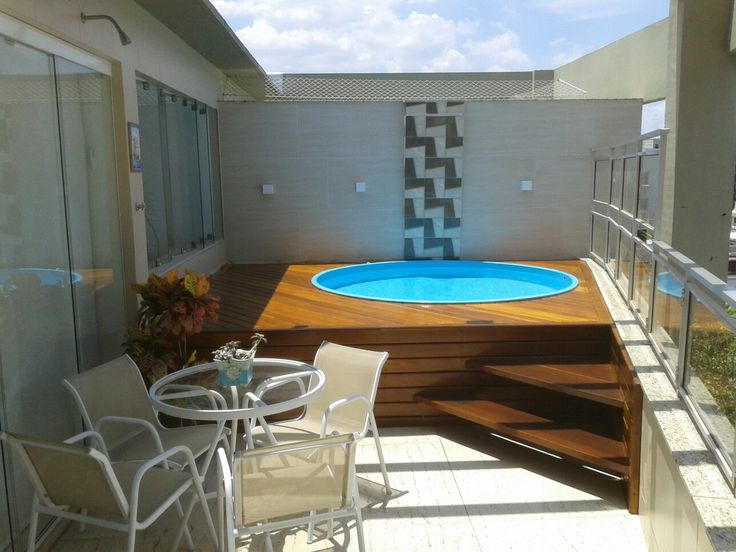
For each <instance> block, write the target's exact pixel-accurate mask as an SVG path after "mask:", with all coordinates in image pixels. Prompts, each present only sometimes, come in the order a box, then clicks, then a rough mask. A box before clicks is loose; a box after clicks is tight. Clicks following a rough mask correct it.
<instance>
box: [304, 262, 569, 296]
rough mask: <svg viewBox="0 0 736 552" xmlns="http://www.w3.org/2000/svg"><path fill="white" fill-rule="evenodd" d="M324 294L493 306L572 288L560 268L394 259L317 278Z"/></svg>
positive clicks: (342, 269) (313, 279) (347, 268)
mask: <svg viewBox="0 0 736 552" xmlns="http://www.w3.org/2000/svg"><path fill="white" fill-rule="evenodd" d="M312 284H313V285H314V286H316V287H318V288H319V289H321V290H324V291H328V292H330V293H337V294H339V295H347V296H349V297H357V298H360V299H372V300H376V301H393V302H399V303H493V302H498V301H519V300H522V299H536V298H539V297H548V296H550V295H557V294H559V293H565V292H568V291H571V290H573V289H574V288H575V287H576V286H577V285H578V280H577V278H575V277H574V276H572V275H570V274H567V273H565V272H560V271H559V270H553V269H550V268H542V267H538V266H529V265H521V264H507V263H492V262H481V261H395V262H387V263H368V264H362V265H352V266H343V267H339V268H333V269H331V270H325V271H324V272H320V273H319V274H317V275H316V276H315V277H314V278H312Z"/></svg>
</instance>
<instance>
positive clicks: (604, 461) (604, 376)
mask: <svg viewBox="0 0 736 552" xmlns="http://www.w3.org/2000/svg"><path fill="white" fill-rule="evenodd" d="M607 357H608V361H607V362H602V361H601V357H600V355H598V356H597V357H590V356H589V355H582V356H580V357H578V358H575V357H567V358H562V359H557V360H552V361H548V362H543V361H542V359H534V358H530V357H519V358H517V359H508V358H504V359H503V360H501V359H494V358H474V359H469V360H468V361H467V365H468V367H469V368H471V369H473V370H477V371H479V372H482V373H485V374H488V375H491V376H494V377H495V378H496V379H495V381H501V382H502V381H507V380H510V381H513V382H517V383H519V384H521V385H520V386H519V385H517V386H516V387H507V388H508V389H515V390H516V392H515V394H513V395H511V396H508V394H506V395H505V396H501V397H499V394H498V393H497V392H496V390H495V389H494V386H493V385H489V386H485V387H480V388H478V389H473V390H472V391H467V390H464V391H458V390H442V389H432V390H426V391H422V392H419V393H417V394H416V395H415V400H417V401H419V402H420V403H423V404H425V405H427V406H431V407H433V408H436V409H437V410H439V411H441V412H444V413H447V414H451V415H453V416H456V417H458V418H462V419H465V420H468V421H471V422H474V423H476V424H480V425H482V426H485V427H488V428H490V429H492V430H493V431H495V432H497V433H499V434H502V435H505V436H508V437H510V438H512V439H516V440H518V441H520V442H523V443H527V444H530V445H533V446H536V447H539V448H541V449H544V450H547V451H549V452H553V453H556V454H558V455H560V456H563V457H565V458H567V459H569V460H572V461H574V462H578V463H581V464H584V465H587V466H590V467H593V468H597V469H600V470H603V471H606V472H610V473H613V474H615V475H619V476H621V477H622V478H623V480H624V482H625V484H626V487H627V499H628V507H629V511H630V512H632V513H637V512H638V502H639V501H638V489H639V454H640V428H641V400H642V399H641V388H640V386H639V383H638V380H637V379H636V376H635V374H634V372H633V369H632V366H631V363H630V361H629V360H628V357H627V355H626V353H625V351H624V349H623V345H622V343H621V341H620V338H619V337H618V334H617V333H616V331H615V330H614V329H613V328H611V341H610V347H609V350H608V351H607Z"/></svg>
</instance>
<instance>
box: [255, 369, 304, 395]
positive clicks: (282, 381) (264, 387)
mask: <svg viewBox="0 0 736 552" xmlns="http://www.w3.org/2000/svg"><path fill="white" fill-rule="evenodd" d="M313 375H314V372H312V371H311V370H304V371H302V372H296V373H294V374H282V375H280V376H274V377H272V378H268V379H267V380H265V381H263V382H261V384H260V385H259V386H258V387H256V391H255V394H256V395H257V396H258V397H259V398H260V397H263V394H264V393H267V392H268V391H271V390H273V389H276V388H277V387H281V386H283V385H286V384H288V383H292V382H296V384H297V385H298V386H299V391H300V392H301V394H302V395H304V394H305V393H306V392H307V389H306V387H304V381H303V380H302V378H304V377H306V376H309V378H310V379H311V377H312V376H313Z"/></svg>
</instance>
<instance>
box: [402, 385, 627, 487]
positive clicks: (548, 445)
mask: <svg viewBox="0 0 736 552" xmlns="http://www.w3.org/2000/svg"><path fill="white" fill-rule="evenodd" d="M414 398H415V400H417V401H420V402H422V403H424V404H426V405H428V406H432V407H434V408H436V409H437V410H440V411H442V412H446V413H448V414H452V415H453V416H457V417H459V418H463V419H465V420H469V421H471V422H474V423H477V424H480V425H483V426H485V427H488V428H490V429H493V430H494V431H497V432H498V433H501V434H503V435H507V436H509V437H513V438H515V439H519V440H520V441H523V442H526V443H529V444H532V445H536V446H539V447H541V448H543V449H546V450H548V451H552V452H556V453H558V454H561V455H563V456H566V457H568V458H572V459H574V460H578V461H580V462H581V463H584V464H587V465H589V466H593V467H597V468H601V469H603V470H608V471H611V472H614V473H619V474H628V473H629V461H628V458H627V451H626V445H625V444H624V443H623V442H622V441H619V440H616V439H612V438H610V437H606V436H604V435H602V434H599V433H596V432H595V431H593V430H592V429H591V425H590V423H588V424H587V425H585V424H576V423H571V422H569V421H567V422H564V423H563V422H559V421H555V420H554V419H551V418H549V417H544V416H541V415H538V414H535V413H532V412H528V411H526V410H520V409H518V408H514V407H513V406H511V403H503V402H497V401H489V400H485V399H482V398H476V397H474V396H473V395H469V394H467V395H466V396H465V397H463V396H462V395H459V394H457V393H448V392H441V391H440V392H422V393H417V394H416V395H415V397H414ZM588 422H590V420H588ZM602 433H605V431H603V432H602Z"/></svg>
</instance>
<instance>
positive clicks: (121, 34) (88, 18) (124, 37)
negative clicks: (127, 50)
mask: <svg viewBox="0 0 736 552" xmlns="http://www.w3.org/2000/svg"><path fill="white" fill-rule="evenodd" d="M94 19H107V20H108V21H109V22H110V23H112V24H113V26H114V27H115V30H116V31H117V32H118V36H119V37H120V44H122V45H123V46H125V45H126V44H130V43H131V42H132V40H130V37H129V36H128V33H126V32H125V31H124V30H123V29H122V27H120V25H118V22H117V21H115V19H113V18H112V16H110V15H104V14H101V15H87V14H86V13H84V12H82V23H86V22H87V21H91V20H94Z"/></svg>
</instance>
